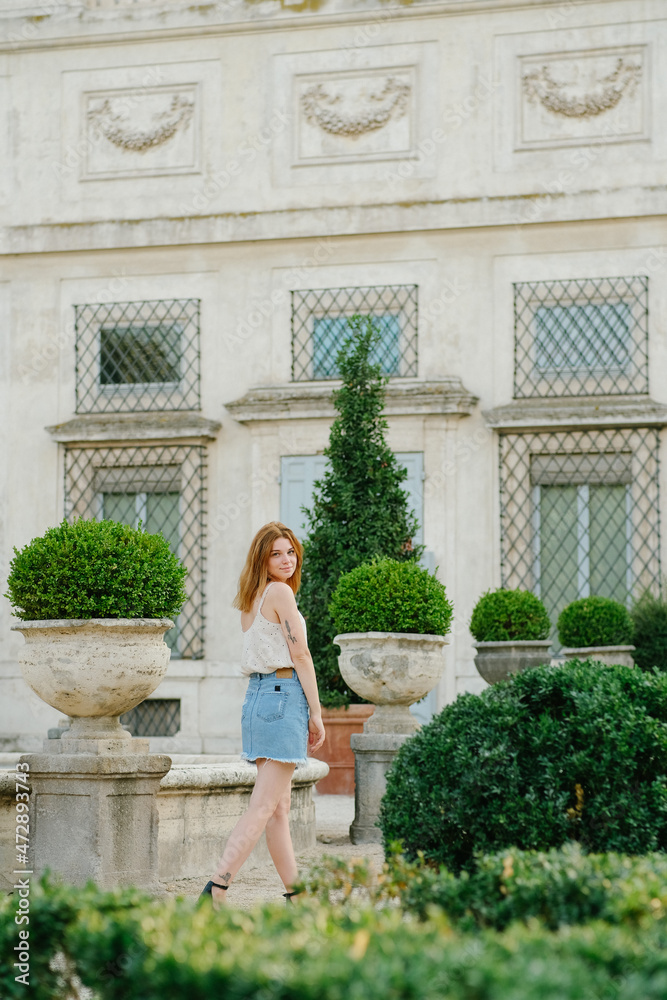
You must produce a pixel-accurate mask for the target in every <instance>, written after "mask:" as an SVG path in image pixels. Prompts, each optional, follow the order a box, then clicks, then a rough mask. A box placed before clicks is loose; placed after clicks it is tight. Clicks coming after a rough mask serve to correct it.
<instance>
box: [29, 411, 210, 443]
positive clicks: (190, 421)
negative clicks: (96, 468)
mask: <svg viewBox="0 0 667 1000" xmlns="http://www.w3.org/2000/svg"><path fill="white" fill-rule="evenodd" d="M221 426H222V424H220V422H219V421H217V420H208V419H207V418H206V417H202V416H200V415H199V414H197V413H178V412H176V413H100V414H98V413H95V414H86V415H85V416H80V417H74V419H73V420H67V421H65V423H62V424H55V425H53V426H52V427H47V428H45V429H46V430H47V431H48V432H49V434H50V435H51V437H52V438H53V440H54V441H57V442H58V443H60V444H94V443H97V442H99V443H107V442H111V441H117V442H126V441H132V442H134V441H177V440H185V441H190V442H193V443H194V442H197V441H199V442H201V443H203V442H204V441H212V440H214V438H215V437H216V435H217V433H218V431H219V430H220V428H221Z"/></svg>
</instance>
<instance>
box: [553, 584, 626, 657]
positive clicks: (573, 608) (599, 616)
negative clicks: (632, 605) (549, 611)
mask: <svg viewBox="0 0 667 1000" xmlns="http://www.w3.org/2000/svg"><path fill="white" fill-rule="evenodd" d="M632 636H633V628H632V619H631V617H630V613H629V611H628V609H627V608H626V607H625V605H623V604H621V603H620V601H613V600H612V599H611V598H610V597H582V598H581V600H579V601H572V603H571V604H568V605H567V607H566V608H563V610H562V611H561V613H560V615H559V616H558V639H559V641H560V642H561V644H562V645H563V646H572V647H574V648H575V649H577V648H581V647H582V646H627V645H630V643H632Z"/></svg>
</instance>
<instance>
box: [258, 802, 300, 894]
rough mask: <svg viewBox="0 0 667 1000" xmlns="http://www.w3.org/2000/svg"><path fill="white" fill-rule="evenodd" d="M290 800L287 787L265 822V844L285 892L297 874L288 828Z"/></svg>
mask: <svg viewBox="0 0 667 1000" xmlns="http://www.w3.org/2000/svg"><path fill="white" fill-rule="evenodd" d="M291 800H292V789H291V788H288V789H286V791H285V792H284V794H283V795H282V797H281V799H280V801H279V802H278V805H277V806H276V809H275V812H274V814H273V816H272V817H271V818H270V820H269V821H268V823H267V824H266V845H267V847H268V848H269V854H270V855H271V858H272V860H273V863H274V865H275V866H276V871H277V872H278V874H279V875H280V877H281V879H282V880H283V885H284V886H285V889H286V890H287V892H291V890H292V887H293V886H294V883H295V882H296V880H297V875H298V871H297V867H296V858H295V857H294V847H293V846H292V834H291V833H290V828H289V811H290V804H291Z"/></svg>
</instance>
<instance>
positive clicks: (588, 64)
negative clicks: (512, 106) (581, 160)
mask: <svg viewBox="0 0 667 1000" xmlns="http://www.w3.org/2000/svg"><path fill="white" fill-rule="evenodd" d="M517 63H518V66H517V69H518V73H519V83H518V91H519V93H518V100H519V106H520V113H519V116H518V121H517V126H518V134H517V137H516V148H517V149H532V148H535V147H538V148H539V147H545V146H562V145H574V144H579V143H581V142H588V141H590V140H591V139H598V138H602V137H604V138H605V139H606V140H607V141H609V142H612V141H613V140H614V139H618V140H624V139H643V138H647V137H648V133H647V128H648V108H647V94H646V80H647V56H646V46H626V47H623V48H609V49H597V50H589V51H583V52H560V53H548V54H546V55H543V54H539V55H534V56H520V57H519V58H518V60H517Z"/></svg>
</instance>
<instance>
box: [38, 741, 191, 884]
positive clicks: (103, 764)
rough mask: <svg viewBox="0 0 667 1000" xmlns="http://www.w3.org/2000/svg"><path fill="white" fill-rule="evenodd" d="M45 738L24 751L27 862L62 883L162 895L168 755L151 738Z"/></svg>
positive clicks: (39, 873)
mask: <svg viewBox="0 0 667 1000" xmlns="http://www.w3.org/2000/svg"><path fill="white" fill-rule="evenodd" d="M125 736H126V738H125V739H113V738H111V739H110V738H107V739H104V738H101V739H94V738H93V739H91V738H81V739H69V740H68V739H65V738H62V739H47V740H45V741H44V752H43V753H30V754H24V755H23V756H22V757H21V761H22V762H25V763H27V764H28V765H29V771H27V772H26V776H27V777H28V778H29V781H30V785H31V787H32V795H31V803H30V848H29V855H28V857H29V865H28V867H29V868H31V869H32V871H33V872H34V873H35V875H41V874H42V873H43V872H44V871H45V870H46V869H47V868H48V869H50V870H51V871H52V872H54V873H55V874H57V875H60V876H61V877H62V878H63V879H64V880H65V881H66V882H70V883H73V884H75V885H84V884H85V883H86V881H87V880H88V879H93V880H94V881H95V882H96V884H97V885H98V886H100V887H101V888H112V887H114V886H118V885H135V886H137V887H140V888H142V889H147V890H149V891H160V886H159V882H158V809H157V799H156V795H157V791H158V788H159V785H160V780H161V778H162V777H163V776H164V775H165V774H166V773H167V771H169V768H170V767H171V759H170V758H169V757H168V756H166V754H151V753H149V752H148V740H143V739H132V738H129V737H128V734H127V733H126V734H125Z"/></svg>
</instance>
